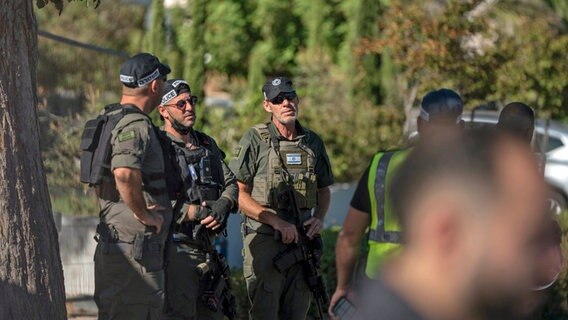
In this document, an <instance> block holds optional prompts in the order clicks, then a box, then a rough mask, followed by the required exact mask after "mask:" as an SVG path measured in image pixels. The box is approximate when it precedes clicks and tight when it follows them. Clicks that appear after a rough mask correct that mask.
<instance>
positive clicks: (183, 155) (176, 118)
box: [158, 79, 238, 320]
mask: <svg viewBox="0 0 568 320" xmlns="http://www.w3.org/2000/svg"><path fill="white" fill-rule="evenodd" d="M196 104H197V97H196V96H192V94H191V89H190V87H189V84H188V83H187V82H186V81H184V80H181V79H174V80H168V81H167V82H166V86H165V90H164V96H163V97H162V101H161V104H160V106H159V107H158V111H159V112H160V115H161V117H162V118H163V119H164V131H165V132H166V133H167V135H168V137H169V138H170V139H171V141H172V145H173V150H174V152H175V157H176V159H177V162H178V164H179V169H180V174H181V178H182V179H183V182H184V183H183V187H182V192H181V194H180V195H179V196H178V197H177V199H176V201H174V222H173V225H172V229H173V230H172V231H173V234H172V237H173V238H172V241H173V243H172V245H171V246H170V250H169V256H168V257H169V258H168V262H167V267H166V302H167V304H166V319H185V320H190V319H196V320H197V319H200V320H201V319H223V315H224V314H225V315H227V316H228V317H229V318H230V319H232V318H234V313H235V306H234V299H233V298H232V295H231V294H230V292H229V287H228V279H229V273H228V271H229V269H228V266H227V263H226V262H225V258H224V257H223V256H221V255H220V254H219V253H218V252H216V251H215V248H214V245H215V238H216V236H217V234H219V233H221V232H223V231H224V230H225V226H226V221H227V219H228V216H229V213H230V212H231V211H232V210H233V209H236V208H237V200H238V187H237V180H236V179H235V176H234V174H233V173H232V172H231V170H229V167H228V166H227V165H226V164H225V162H224V161H223V159H224V158H225V154H224V153H223V151H221V149H219V147H217V144H216V143H215V140H213V138H211V137H209V136H208V135H206V134H204V133H202V132H199V131H196V130H194V129H193V125H194V124H195V120H196Z"/></svg>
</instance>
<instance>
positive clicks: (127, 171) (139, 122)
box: [95, 53, 172, 319]
mask: <svg viewBox="0 0 568 320" xmlns="http://www.w3.org/2000/svg"><path fill="white" fill-rule="evenodd" d="M168 73H170V68H169V67H168V66H167V65H165V64H162V63H160V61H159V60H158V58H156V57H155V56H153V55H151V54H148V53H140V54H137V55H135V56H133V57H131V58H129V59H128V60H126V62H125V63H124V64H123V65H122V67H121V69H120V81H121V82H122V84H123V87H122V98H121V100H120V105H121V107H122V108H131V109H132V110H136V112H127V113H126V112H125V115H124V117H123V118H122V119H121V120H120V121H118V123H117V124H116V126H115V128H114V129H112V137H111V140H110V143H111V146H112V151H111V160H110V169H111V172H112V174H109V175H110V176H109V177H105V179H103V182H102V183H101V184H100V185H98V186H97V195H98V197H99V203H100V207H101V211H100V224H99V225H98V226H97V236H96V239H97V241H98V244H97V248H96V251H95V301H96V303H97V306H98V308H99V319H160V317H161V314H162V308H163V302H164V268H163V267H164V266H163V262H164V261H163V260H164V259H163V257H164V247H165V242H166V238H167V235H168V228H167V226H169V225H170V221H171V216H172V214H171V204H170V200H169V197H168V192H167V189H166V181H165V179H164V158H163V152H162V148H161V145H160V141H159V138H158V131H157V128H155V127H154V125H153V124H152V121H151V120H150V118H149V117H148V115H147V114H148V113H150V112H151V111H152V110H154V108H156V107H157V106H158V104H160V99H161V97H162V95H163V93H162V90H163V87H164V81H165V78H166V75H167V74H168ZM120 109H121V108H119V110H117V111H116V112H121V110H120Z"/></svg>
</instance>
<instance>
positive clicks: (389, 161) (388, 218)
mask: <svg viewBox="0 0 568 320" xmlns="http://www.w3.org/2000/svg"><path fill="white" fill-rule="evenodd" d="M409 151H410V150H409V149H405V150H400V151H387V152H379V153H377V154H376V155H375V156H374V157H373V161H372V162H371V166H370V167H369V179H368V181H367V186H368V188H367V189H368V190H369V199H370V200H371V225H370V226H369V234H368V240H367V241H368V244H369V253H368V256H367V265H366V267H365V273H366V274H367V276H368V277H369V278H371V279H373V278H375V277H376V275H377V273H378V270H379V268H380V266H381V264H382V263H383V262H384V261H385V259H386V258H387V257H389V256H391V255H392V254H393V253H395V252H397V251H399V249H400V243H401V240H402V239H401V233H400V227H399V225H398V221H397V219H396V216H395V214H394V212H393V211H392V205H391V199H390V196H389V185H390V181H391V179H392V177H393V174H394V172H395V170H396V168H398V167H399V165H400V164H401V163H402V162H403V161H404V159H406V156H407V155H408V153H409Z"/></svg>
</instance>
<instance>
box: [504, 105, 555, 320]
mask: <svg viewBox="0 0 568 320" xmlns="http://www.w3.org/2000/svg"><path fill="white" fill-rule="evenodd" d="M534 126H535V114H534V110H533V109H532V108H531V107H530V106H528V105H527V104H525V103H522V102H511V103H509V104H507V105H506V106H505V107H504V108H503V110H501V113H500V114H499V122H498V123H497V128H498V129H499V130H501V131H503V132H507V133H509V134H512V135H515V136H517V137H518V138H519V139H522V140H523V141H525V143H527V144H531V142H532V139H533V133H534ZM539 160H540V161H541V162H540V169H541V171H544V163H545V161H546V158H545V157H544V158H540V159H539ZM551 209H552V208H551ZM551 211H552V210H551ZM549 216H550V222H549V225H548V228H547V229H546V230H545V231H544V232H543V234H542V236H541V241H540V245H541V250H540V253H539V256H538V258H537V261H538V266H537V269H536V270H535V273H534V275H533V281H534V282H533V288H532V290H531V293H529V294H527V297H526V300H525V302H524V303H523V305H522V307H521V308H520V313H519V315H520V316H523V317H524V318H525V319H532V318H535V317H536V315H535V313H536V312H538V311H540V310H538V309H539V308H538V307H539V306H540V305H542V302H543V300H544V294H543V293H540V292H541V291H544V290H546V289H548V288H549V287H551V286H552V285H553V284H554V283H555V282H556V280H557V279H558V276H559V275H560V273H561V272H562V269H563V268H564V266H565V262H564V255H563V253H562V247H561V243H562V231H561V228H560V225H559V224H558V222H557V221H556V220H555V219H554V216H553V213H552V212H551V213H549Z"/></svg>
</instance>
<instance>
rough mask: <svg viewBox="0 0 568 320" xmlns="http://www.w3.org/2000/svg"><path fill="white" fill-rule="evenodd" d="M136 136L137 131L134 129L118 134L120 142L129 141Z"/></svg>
mask: <svg viewBox="0 0 568 320" xmlns="http://www.w3.org/2000/svg"><path fill="white" fill-rule="evenodd" d="M134 138H136V133H135V132H134V130H128V131H125V132H121V133H120V134H119V135H118V142H123V141H128V140H132V139H134Z"/></svg>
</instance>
